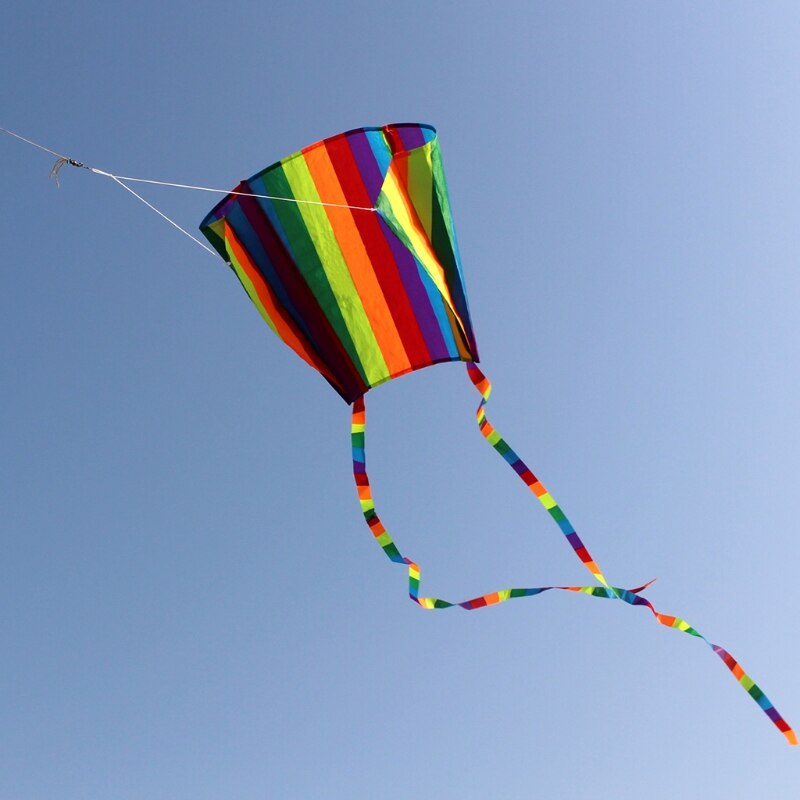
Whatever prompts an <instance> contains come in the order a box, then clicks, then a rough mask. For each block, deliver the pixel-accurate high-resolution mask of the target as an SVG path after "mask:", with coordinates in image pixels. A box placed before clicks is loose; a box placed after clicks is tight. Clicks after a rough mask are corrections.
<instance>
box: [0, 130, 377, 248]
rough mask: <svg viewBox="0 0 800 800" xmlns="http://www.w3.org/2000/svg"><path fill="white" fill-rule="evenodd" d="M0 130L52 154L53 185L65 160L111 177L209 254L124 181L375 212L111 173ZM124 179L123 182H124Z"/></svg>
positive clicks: (72, 165) (352, 207) (194, 239)
mask: <svg viewBox="0 0 800 800" xmlns="http://www.w3.org/2000/svg"><path fill="white" fill-rule="evenodd" d="M0 131H2V132H3V133H7V134H8V135H9V136H13V137H14V138H15V139H19V140H20V141H21V142H25V143H26V144H29V145H31V146H32V147H36V148H38V149H39V150H43V151H44V152H45V153H50V155H52V156H55V157H56V158H57V159H58V160H57V161H56V163H55V164H53V168H52V169H51V170H50V177H51V178H52V179H53V180H54V181H55V183H56V186H60V185H61V184H60V182H59V179H58V173H59V172H60V171H61V168H62V167H63V166H64V165H65V164H66V165H69V166H71V167H78V168H79V169H85V170H88V171H89V172H93V173H94V174H95V175H101V176H102V177H104V178H111V180H112V181H114V182H115V183H117V184H119V185H120V186H121V187H122V188H123V189H125V191H126V192H130V193H131V194H132V195H133V196H134V197H135V198H136V199H137V200H140V201H141V202H142V203H144V204H145V205H146V206H147V207H148V208H149V209H150V210H151V211H154V212H155V213H156V214H158V216H159V217H161V218H162V219H164V220H166V221H167V222H168V223H169V224H170V225H172V226H173V227H175V228H177V229H178V230H179V231H180V232H181V233H182V234H183V235H184V236H188V237H189V238H190V239H191V240H192V241H193V242H194V243H195V244H198V245H200V247H202V248H203V250H205V251H206V252H207V253H210V254H211V255H212V256H214V257H216V256H217V253H216V251H214V250H212V249H211V248H210V247H209V246H208V245H207V244H205V243H204V242H201V241H200V240H199V239H198V238H197V237H195V236H193V235H192V234H191V233H189V231H187V230H186V229H185V228H183V227H181V226H180V225H179V224H178V223H177V222H175V220H174V219H171V218H170V217H168V216H167V215H166V214H165V213H164V212H163V211H161V210H160V209H158V208H156V207H155V206H154V205H153V204H152V203H151V202H149V201H148V200H145V198H144V197H142V196H141V195H140V194H138V193H137V192H135V191H134V190H133V189H131V187H130V186H128V185H127V183H147V184H151V185H153V186H169V187H172V188H174V189H191V190H193V191H197V192H212V193H214V194H224V195H235V196H237V197H256V198H259V199H261V200H278V201H282V202H284V203H295V204H300V205H311V206H328V207H331V208H349V209H351V210H353V211H370V212H373V213H374V212H377V209H376V208H374V207H368V206H351V205H347V204H346V203H323V202H322V201H321V200H303V199H301V198H297V197H277V196H275V195H269V194H257V193H255V192H240V191H237V190H233V191H231V190H229V189H215V188H212V187H210V186H194V185H192V184H188V183H172V182H170V181H156V180H152V179H150V178H132V177H130V176H128V175H114V174H113V173H111V172H106V171H105V170H103V169H98V168H97V167H90V166H89V165H88V164H84V163H83V162H82V161H77V160H76V159H74V158H70V157H69V156H65V155H63V154H62V153H57V152H56V151H55V150H51V149H50V148H49V147H45V146H44V145H43V144H39V142H34V141H33V140H32V139H28V138H27V137H25V136H22V135H21V134H19V133H15V132H14V131H11V130H9V129H8V128H0ZM126 182H127V183H126Z"/></svg>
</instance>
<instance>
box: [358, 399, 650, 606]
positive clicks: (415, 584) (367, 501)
mask: <svg viewBox="0 0 800 800" xmlns="http://www.w3.org/2000/svg"><path fill="white" fill-rule="evenodd" d="M365 427H366V410H365V407H364V398H363V397H360V398H358V400H356V401H355V402H354V403H353V417H352V426H351V429H350V436H351V441H352V445H353V477H354V478H355V482H356V488H357V489H358V498H359V501H360V503H361V511H362V512H363V514H364V519H365V520H366V523H367V525H368V526H369V529H370V530H371V531H372V535H373V536H374V537H375V540H376V541H377V542H378V544H379V545H380V546H381V548H383V552H384V553H386V555H387V557H388V558H389V559H390V560H391V561H394V562H395V563H396V564H404V565H405V566H407V567H408V595H409V597H410V598H411V599H412V600H413V601H414V602H415V603H417V604H418V605H419V606H421V607H422V608H452V607H453V606H458V607H459V608H463V609H465V610H467V611H473V610H474V609H476V608H483V607H484V606H491V605H495V604H497V603H504V602H505V601H506V600H512V599H513V598H516V597H532V596H534V595H537V594H542V592H549V591H550V590H551V589H560V590H562V591H566V592H580V593H581V594H588V595H591V596H593V597H602V598H606V599H609V598H615V597H619V596H621V595H631V596H632V597H636V596H637V593H638V592H641V591H642V590H643V589H646V588H647V586H649V584H645V585H644V586H639V587H637V588H636V589H630V590H628V589H620V588H619V587H615V586H608V585H604V586H539V587H535V588H523V589H501V590H500V591H497V592H490V593H489V594H483V595H481V596H480V597H473V598H472V599H470V600H464V601H462V602H452V601H450V600H442V599H440V598H438V597H420V594H419V586H420V568H419V564H417V563H416V562H414V561H412V560H411V559H410V558H406V557H405V556H404V555H403V554H402V553H401V552H400V551H399V550H398V549H397V545H395V543H394V542H393V541H392V537H391V536H390V535H389V533H388V532H387V530H386V528H385V527H384V526H383V523H382V522H381V520H380V518H379V517H378V514H377V512H376V511H375V503H374V501H373V499H372V489H371V487H370V484H369V476H368V475H367V467H366V457H365V453H364V442H365V433H364V431H365Z"/></svg>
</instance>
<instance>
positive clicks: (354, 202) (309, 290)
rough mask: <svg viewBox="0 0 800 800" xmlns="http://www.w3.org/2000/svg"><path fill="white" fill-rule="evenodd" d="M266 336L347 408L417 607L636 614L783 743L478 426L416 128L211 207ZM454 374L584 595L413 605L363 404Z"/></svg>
mask: <svg viewBox="0 0 800 800" xmlns="http://www.w3.org/2000/svg"><path fill="white" fill-rule="evenodd" d="M200 230H201V231H202V233H203V234H204V235H205V236H206V238H207V239H208V241H209V242H210V243H211V245H212V246H213V248H214V249H215V250H216V251H217V252H218V253H219V255H220V256H222V258H223V259H224V260H225V261H226V262H227V263H228V264H229V265H230V267H231V268H232V269H233V271H234V272H235V273H236V276H237V277H238V279H239V280H240V282H241V284H242V286H243V287H244V289H245V291H246V292H247V294H248V295H249V296H250V299H251V300H252V301H253V303H254V304H255V306H256V308H257V309H258V311H259V312H260V314H261V316H262V317H263V318H264V320H265V321H266V323H267V324H268V325H269V326H270V328H272V330H273V331H274V332H275V333H276V334H277V335H278V337H279V338H280V339H282V340H283V341H284V342H285V343H286V344H287V345H288V346H289V347H291V348H292V350H294V352H295V353H297V355H299V356H300V357H301V358H302V359H303V360H304V361H306V363H308V364H309V365H310V366H312V367H313V368H314V369H316V370H317V371H318V372H319V373H321V375H322V376H323V377H324V378H325V380H327V382H328V383H329V384H330V385H331V386H332V387H333V388H334V389H335V390H336V392H338V394H339V395H340V396H341V397H342V398H343V399H344V400H345V402H347V403H348V404H351V405H352V425H351V439H352V451H353V476H354V479H355V484H356V488H357V491H358V497H359V500H360V503H361V509H362V511H363V514H364V519H365V520H366V523H367V525H368V526H369V528H370V531H371V532H372V535H373V536H374V537H375V539H376V541H377V542H378V544H379V545H380V546H381V548H382V549H383V551H384V553H385V554H386V555H387V556H388V557H389V559H391V561H393V562H395V563H398V564H401V565H403V566H404V567H406V568H407V570H408V583H409V596H410V597H411V599H412V600H413V601H414V602H415V603H417V604H419V605H420V606H421V607H423V608H427V609H442V608H449V607H452V606H459V607H461V608H463V609H467V610H473V609H477V608H482V607H485V606H489V605H494V604H496V603H502V602H504V601H506V600H510V599H512V598H517V597H526V596H531V595H537V594H540V593H542V592H545V591H550V590H552V589H561V590H565V591H572V592H582V593H585V594H588V595H592V596H594V597H600V598H607V599H616V600H622V601H623V602H625V603H628V604H630V605H634V606H645V607H646V608H648V609H649V610H650V611H651V612H652V613H653V614H654V616H655V618H656V620H657V621H658V622H659V623H660V624H662V625H665V626H667V627H670V628H676V629H678V630H680V631H683V632H684V633H688V634H689V635H690V636H694V637H697V638H699V639H702V640H703V641H704V642H706V644H707V645H708V646H709V647H711V649H712V650H713V651H714V652H715V653H716V654H717V655H718V656H719V657H720V658H721V659H722V661H723V662H724V663H725V665H726V666H727V667H728V669H729V670H730V671H731V672H732V673H733V675H734V677H735V678H736V680H737V681H738V682H739V683H740V684H741V685H742V686H743V687H744V689H745V690H746V691H747V692H748V693H749V694H750V696H751V697H752V698H753V699H754V700H755V701H756V702H757V703H758V705H759V706H760V707H761V708H762V709H763V711H764V712H765V713H766V714H767V716H768V717H769V718H770V719H771V720H772V722H773V723H774V724H775V726H776V727H777V728H778V729H779V730H780V731H781V732H782V733H783V734H784V736H785V737H786V739H787V740H788V741H789V743H790V744H793V745H796V744H797V737H796V735H795V732H794V731H793V730H792V728H791V727H790V726H789V724H788V723H787V722H786V721H785V720H784V719H783V717H782V716H781V715H780V714H779V713H778V711H777V710H776V709H775V707H774V706H773V705H772V703H771V702H770V701H769V700H768V698H767V696H766V695H765V694H764V693H763V692H762V691H761V689H759V687H758V686H757V685H756V684H755V683H754V681H753V680H752V679H751V678H750V677H749V676H748V675H747V674H746V673H745V672H744V670H743V669H742V668H741V666H740V665H739V663H738V662H737V661H736V660H735V659H734V658H733V656H731V654H730V653H728V652H727V651H726V650H725V649H724V648H722V647H719V646H718V645H716V644H713V643H711V642H710V641H709V640H707V639H706V638H705V637H704V636H702V635H701V634H700V633H699V632H698V631H697V630H696V629H695V628H694V627H692V626H691V625H690V624H689V623H688V622H686V621H685V620H683V619H681V618H679V617H675V616H671V615H668V614H662V613H660V612H659V611H657V610H656V609H655V607H654V606H653V605H652V603H650V601H649V600H647V599H646V598H645V597H644V596H643V595H642V594H641V592H642V591H643V590H644V589H646V588H647V586H648V585H649V584H645V585H644V586H640V587H638V588H635V589H622V588H620V587H617V586H613V585H611V584H610V583H609V582H608V581H607V580H606V578H605V576H604V575H603V573H602V572H601V570H600V568H599V567H598V565H597V562H596V561H595V560H594V559H593V558H592V556H591V555H590V553H589V551H588V549H587V548H586V546H585V545H584V543H583V541H582V540H581V538H580V537H579V536H578V534H577V533H576V532H575V529H574V527H573V526H572V524H571V523H570V521H569V519H568V518H567V516H566V514H565V513H564V511H563V510H562V509H561V507H560V506H559V504H558V503H557V502H556V501H555V500H554V499H553V496H552V495H551V494H550V493H549V492H548V491H547V489H546V488H545V487H544V486H543V485H542V483H541V481H539V479H538V478H537V477H536V476H535V475H534V474H533V472H531V470H530V469H529V468H528V466H527V465H526V464H525V462H524V461H523V460H522V459H521V458H520V457H519V456H518V455H517V454H516V453H515V452H514V450H512V449H511V447H510V446H509V445H508V444H507V442H506V441H505V440H504V439H503V438H502V437H501V436H500V434H499V433H498V432H497V431H496V430H495V429H494V428H493V427H492V425H491V424H490V423H489V421H488V420H487V419H486V414H485V406H486V403H487V401H488V399H489V394H490V392H491V384H490V383H489V381H488V380H487V379H486V377H485V376H484V374H483V373H482V372H481V370H480V369H479V368H478V366H477V363H478V360H479V359H478V350H477V345H476V343H475V336H474V333H473V329H472V323H471V320H470V313H469V306H468V303H467V294H466V289H465V286H464V278H463V273H462V268H461V260H460V257H459V252H458V245H457V242H456V235H455V230H454V225H453V218H452V215H451V211H450V202H449V199H448V192H447V185H446V182H445V176H444V171H443V168H442V157H441V152H440V149H439V141H438V137H437V134H436V130H435V129H434V128H433V127H431V126H429V125H423V124H394V125H386V126H384V127H381V128H377V127H376V128H370V127H367V128H358V129H356V130H351V131H348V132H346V133H341V134H339V135H336V136H332V137H330V138H327V139H324V140H323V141H320V142H316V143H315V144H312V145H310V146H309V147H306V148H305V149H303V150H301V151H299V152H297V153H294V154H293V155H290V156H288V157H287V158H284V159H283V160H281V161H278V162H277V163H275V164H273V165H272V166H269V167H267V168H266V169H264V170H262V171H261V172H259V173H257V174H256V175H254V176H253V177H251V178H249V179H248V180H245V181H242V182H241V183H240V184H239V185H238V186H237V187H236V189H235V190H233V191H232V192H230V194H229V195H228V196H227V197H225V198H224V199H223V200H222V201H220V202H219V203H218V204H217V205H216V206H215V207H214V209H213V210H212V211H211V212H210V213H209V214H208V215H207V216H206V218H205V219H204V220H203V222H202V223H201V225H200ZM450 361H462V362H465V363H466V369H467V373H468V375H469V378H470V380H471V381H472V383H473V384H474V386H475V388H476V389H477V390H478V392H479V393H480V395H481V400H480V405H479V406H478V411H477V414H476V418H477V423H478V427H479V429H480V432H481V433H482V434H483V436H484V438H485V439H486V440H487V441H488V442H489V443H490V444H491V445H492V447H493V448H494V449H495V450H496V451H497V452H498V453H499V454H500V455H501V456H502V457H503V458H504V459H505V460H506V461H507V462H508V464H509V466H510V467H511V469H513V470H514V472H516V474H517V476H518V477H519V478H520V479H521V480H522V481H523V483H525V485H526V486H527V487H528V489H529V490H530V491H531V492H532V493H533V494H534V495H535V496H536V497H537V498H538V500H539V502H540V503H541V504H542V505H543V506H544V508H545V509H546V510H547V512H548V513H549V514H550V516H551V517H552V519H553V521H554V522H555V523H556V524H557V525H558V527H559V529H560V531H561V533H562V535H563V536H564V537H565V539H566V540H567V542H568V543H569V545H570V547H571V548H572V550H573V551H574V552H575V555H576V556H577V557H578V558H579V559H580V560H581V562H582V563H583V564H584V566H585V567H586V568H587V569H588V570H589V572H590V573H591V574H592V576H593V577H594V578H595V580H596V581H597V584H598V585H594V586H547V587H538V588H518V589H504V590H501V591H497V592H493V593H491V594H485V595H483V596H481V597H476V598H473V599H470V600H466V601H462V602H451V601H448V600H442V599H439V598H434V597H424V596H421V595H420V592H419V587H420V568H419V566H418V564H416V563H415V562H414V561H412V560H411V559H409V558H407V557H405V556H403V555H402V554H401V552H400V550H399V549H398V547H397V545H396V544H395V543H394V541H393V539H392V537H391V536H390V535H389V533H388V532H387V530H386V528H385V527H384V525H383V523H382V522H381V520H380V518H379V516H378V514H377V512H376V510H375V504H374V502H373V498H372V490H371V487H370V482H369V477H368V475H367V469H366V458H365V424H366V410H365V403H364V396H365V395H366V393H367V392H368V391H369V390H370V389H372V388H373V387H375V386H378V385H379V384H381V383H385V382H386V381H390V380H392V379H394V378H398V377H400V376H402V375H405V374H407V373H409V372H412V371H414V370H418V369H422V368H424V367H428V366H431V365H433V364H439V363H443V362H450Z"/></svg>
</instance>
